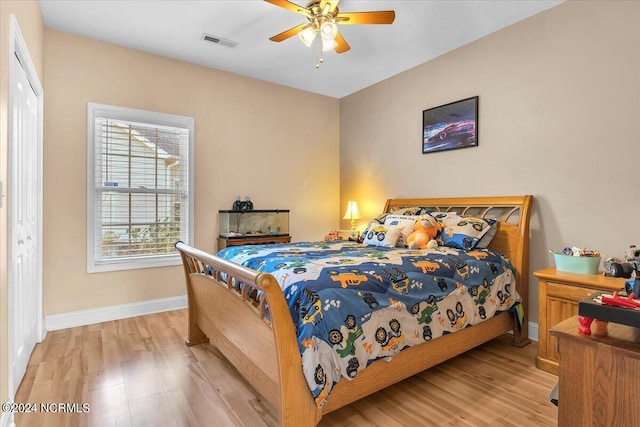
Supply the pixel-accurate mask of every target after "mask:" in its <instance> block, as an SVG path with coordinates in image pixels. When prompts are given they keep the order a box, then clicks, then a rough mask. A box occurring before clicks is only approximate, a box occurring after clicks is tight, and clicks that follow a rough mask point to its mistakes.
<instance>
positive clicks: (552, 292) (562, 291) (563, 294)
mask: <svg viewBox="0 0 640 427" xmlns="http://www.w3.org/2000/svg"><path fill="white" fill-rule="evenodd" d="M596 292H598V289H591V288H583V287H580V286H575V285H570V284H567V283H555V282H547V297H549V298H558V299H564V300H568V301H575V302H578V301H580V300H582V299H585V298H586V297H588V296H589V295H591V294H594V293H596Z"/></svg>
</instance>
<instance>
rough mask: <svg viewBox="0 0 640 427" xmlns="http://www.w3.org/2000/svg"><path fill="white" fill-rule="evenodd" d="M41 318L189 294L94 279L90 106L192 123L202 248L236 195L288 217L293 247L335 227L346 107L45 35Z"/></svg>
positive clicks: (123, 277) (171, 273)
mask: <svg viewBox="0 0 640 427" xmlns="http://www.w3.org/2000/svg"><path fill="white" fill-rule="evenodd" d="M45 64H46V70H47V73H46V79H45V87H46V89H45V141H44V143H45V147H44V177H45V189H44V195H45V197H44V239H45V248H44V290H45V299H44V301H45V307H44V310H45V315H50V314H56V313H65V312H70V311H76V310H87V309H92V308H97V307H104V306H112V305H117V304H126V303H134V302H138V301H144V300H150V299H157V298H165V297H171V296H177V295H183V294H184V293H185V289H184V277H183V273H182V270H181V267H167V268H153V269H142V270H131V271H125V272H113V273H94V274H87V273H86V152H87V151H86V120H87V118H86V117H87V114H86V111H87V102H98V103H104V104H111V105H118V106H123V107H129V108H138V109H144V110H152V111H159V112H163V113H171V114H179V115H185V116H192V117H194V118H195V242H194V243H195V245H196V246H198V247H199V248H202V249H204V250H207V251H213V250H214V249H215V247H214V241H215V238H216V237H217V212H218V210H219V209H230V208H231V204H232V203H233V201H234V200H235V198H236V196H237V195H241V196H242V197H244V196H245V195H249V196H251V199H252V201H253V202H254V205H255V207H256V208H259V209H268V208H280V209H287V208H288V209H291V215H290V232H291V234H292V236H293V239H294V240H295V241H299V240H310V239H315V240H318V239H321V238H322V237H323V236H324V234H326V232H327V231H328V230H330V229H332V228H335V227H337V226H338V211H339V199H338V193H339V162H338V155H339V101H338V100H337V99H333V98H329V97H324V96H319V95H314V94H310V93H306V92H302V91H299V90H294V89H289V88H285V87H282V86H277V85H274V84H270V83H265V82H261V81H258V80H254V79H250V78H246V77H240V76H238V75H234V74H230V73H226V72H222V71H217V70H212V69H209V68H204V67H201V66H196V65H192V64H187V63H185V62H181V61H176V60H171V59H167V58H164V57H160V56H156V55H151V54H147V53H144V52H140V51H136V50H132V49H127V48H123V47H118V46H114V45H110V44H107V43H102V42H98V41H94V40H90V39H86V38H81V37H77V36H72V35H69V34H65V33H61V32H57V31H53V30H46V31H45Z"/></svg>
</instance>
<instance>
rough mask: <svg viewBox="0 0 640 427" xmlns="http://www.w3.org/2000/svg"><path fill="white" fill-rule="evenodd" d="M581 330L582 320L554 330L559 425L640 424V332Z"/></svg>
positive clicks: (612, 326) (617, 327) (611, 327)
mask: <svg viewBox="0 0 640 427" xmlns="http://www.w3.org/2000/svg"><path fill="white" fill-rule="evenodd" d="M608 330H609V335H608V336H606V337H602V336H594V335H583V334H581V333H579V332H578V316H573V317H571V318H569V319H567V320H565V321H563V322H561V323H559V324H557V325H556V326H554V327H553V328H552V329H551V335H553V336H555V337H556V339H557V346H558V355H559V374H558V381H559V386H558V387H559V389H558V392H559V393H558V425H559V426H640V328H633V327H630V326H625V325H618V324H615V323H609V328H608Z"/></svg>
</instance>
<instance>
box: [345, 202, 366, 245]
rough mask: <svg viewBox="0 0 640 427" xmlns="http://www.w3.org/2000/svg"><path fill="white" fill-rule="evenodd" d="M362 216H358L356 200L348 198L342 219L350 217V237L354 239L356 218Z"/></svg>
mask: <svg viewBox="0 0 640 427" xmlns="http://www.w3.org/2000/svg"><path fill="white" fill-rule="evenodd" d="M360 218H362V217H361V216H360V211H359V210H358V202H356V201H355V200H349V202H348V203H347V213H345V214H344V217H342V219H350V220H351V236H350V237H349V238H350V239H355V237H356V233H355V230H356V219H360Z"/></svg>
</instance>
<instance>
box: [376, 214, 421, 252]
mask: <svg viewBox="0 0 640 427" xmlns="http://www.w3.org/2000/svg"><path fill="white" fill-rule="evenodd" d="M416 220H417V217H415V216H411V215H397V214H395V213H393V214H389V215H387V217H386V218H385V219H384V225H392V226H398V227H400V228H401V230H402V232H401V235H400V237H399V238H398V241H397V242H396V246H397V247H400V248H404V247H405V246H406V241H407V237H409V234H411V233H413V229H414V227H415V225H416Z"/></svg>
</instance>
